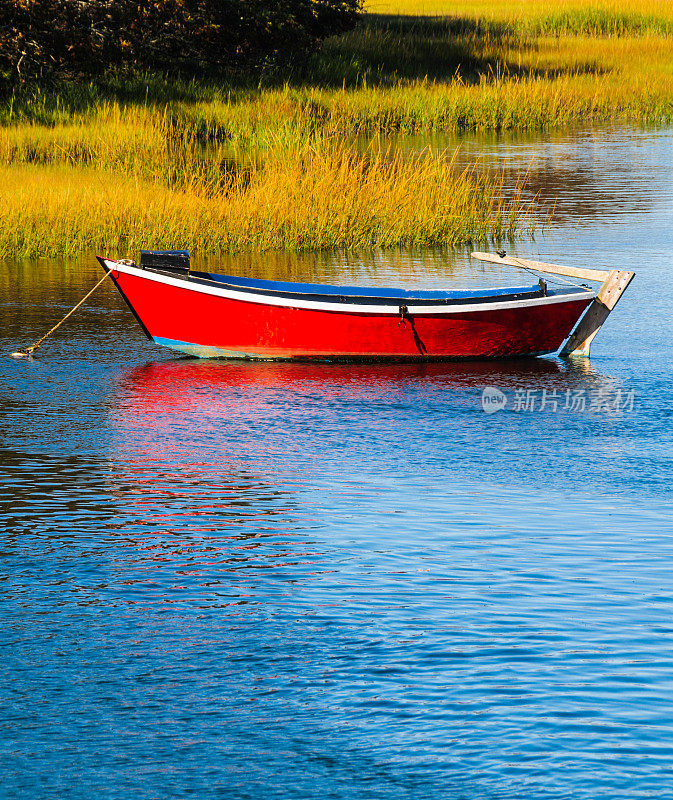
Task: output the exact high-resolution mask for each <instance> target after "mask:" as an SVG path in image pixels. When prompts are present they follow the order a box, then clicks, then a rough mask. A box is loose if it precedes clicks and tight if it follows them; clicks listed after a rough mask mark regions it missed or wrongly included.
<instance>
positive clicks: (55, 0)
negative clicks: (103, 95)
mask: <svg viewBox="0 0 673 800" xmlns="http://www.w3.org/2000/svg"><path fill="white" fill-rule="evenodd" d="M360 4H361V0H0V69H1V70H2V71H3V72H4V74H5V75H6V76H7V77H8V78H10V80H11V79H14V80H17V79H18V80H24V81H25V80H28V79H34V78H43V79H44V78H47V77H48V76H50V75H59V74H64V73H65V74H66V75H68V76H71V77H72V76H77V75H82V76H84V75H86V76H91V75H96V74H100V73H101V72H104V71H106V70H107V69H109V68H111V67H119V66H129V67H137V68H142V69H154V68H159V69H162V70H166V69H176V70H180V71H183V72H184V71H185V70H187V71H204V70H205V71H207V72H216V71H221V70H234V71H236V70H238V71H244V70H251V69H253V70H254V69H259V68H260V67H261V66H264V65H267V64H287V63H292V62H293V61H298V60H301V59H303V58H304V57H305V56H306V55H307V54H308V53H309V52H311V51H312V50H313V49H314V48H315V46H316V45H317V43H318V42H319V41H320V40H321V39H323V38H325V37H327V36H330V35H332V34H335V33H340V32H342V31H344V30H346V29H348V28H350V27H352V26H353V25H354V24H355V21H356V18H357V12H358V10H359V7H360Z"/></svg>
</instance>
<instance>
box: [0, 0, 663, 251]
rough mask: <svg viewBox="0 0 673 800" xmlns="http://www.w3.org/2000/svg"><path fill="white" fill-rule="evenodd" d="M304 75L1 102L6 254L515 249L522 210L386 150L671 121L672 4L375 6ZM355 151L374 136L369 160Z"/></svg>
mask: <svg viewBox="0 0 673 800" xmlns="http://www.w3.org/2000/svg"><path fill="white" fill-rule="evenodd" d="M370 11H372V12H376V13H369V14H367V15H365V18H364V19H363V21H362V23H361V24H360V25H359V26H358V28H357V29H355V30H354V31H352V32H350V33H347V34H345V35H343V36H340V37H338V38H334V39H331V40H328V41H327V42H326V44H325V47H324V48H323V51H322V52H321V53H319V54H317V55H316V57H315V59H314V60H313V62H312V64H311V66H310V69H309V70H308V71H305V72H303V73H301V74H299V73H298V74H295V75H291V76H289V77H287V76H286V79H285V81H284V82H283V81H280V82H279V81H278V76H277V75H274V76H262V77H261V78H260V79H259V81H258V82H255V83H252V84H251V83H249V82H244V81H243V82H239V83H236V84H234V83H231V84H229V85H226V86H223V85H221V84H217V83H214V82H208V81H205V80H203V81H195V80H181V79H179V78H176V77H174V78H172V79H170V80H167V79H163V78H161V77H159V76H156V75H138V74H137V75H134V76H122V75H121V74H120V75H109V76H107V78H106V79H105V80H104V81H101V82H98V83H91V84H84V85H77V86H73V85H65V86H62V87H60V88H54V87H52V89H50V90H49V91H46V90H44V89H34V88H33V89H29V88H24V89H22V90H17V91H15V92H14V93H13V94H12V95H11V96H10V97H7V98H5V100H4V101H2V102H0V172H1V174H2V179H3V184H4V187H5V188H4V191H3V193H2V197H1V198H0V254H4V255H10V254H14V255H16V254H24V255H37V254H54V253H73V252H75V251H78V250H91V249H104V250H107V251H108V252H124V253H133V252H134V250H137V248H139V247H140V246H141V245H142V246H145V245H148V244H151V245H153V246H156V247H163V246H166V247H173V246H189V247H191V248H193V249H196V250H199V251H201V252H212V251H233V250H242V249H248V248H255V249H269V248H288V249H313V248H322V247H372V246H393V245H395V246H399V245H418V246H422V245H438V244H439V245H444V244H451V243H463V242H468V241H478V240H482V241H483V240H484V239H487V238H491V239H494V240H499V239H502V238H507V237H511V236H515V235H519V234H521V233H523V232H525V231H528V230H530V229H531V228H532V227H533V225H534V222H533V211H532V209H531V207H530V206H528V205H526V204H524V203H523V201H522V199H521V194H519V195H516V194H515V199H514V201H513V202H511V203H510V204H509V205H505V203H504V201H502V200H501V199H500V198H501V195H502V193H501V191H500V188H499V186H498V183H497V180H496V181H493V180H489V179H486V178H484V177H483V176H480V175H479V174H478V172H477V171H476V170H474V169H472V170H469V171H468V172H465V173H461V172H459V171H458V170H457V169H456V167H455V164H454V163H453V162H452V160H451V154H447V153H435V152H432V151H430V150H427V151H423V152H421V153H417V154H416V155H415V156H413V157H402V155H401V154H400V153H398V152H395V151H391V150H390V149H389V148H387V146H386V145H385V142H383V143H381V142H379V139H378V138H377V137H378V135H379V134H383V135H384V136H385V135H386V134H392V133H395V134H397V133H419V132H430V131H446V132H460V131H464V130H484V131H485V130H496V131H499V130H508V129H521V130H541V129H545V128H553V127H561V126H568V125H577V124H583V125H586V124H591V123H600V124H604V123H606V122H635V123H639V124H650V123H663V122H670V121H671V120H673V47H672V45H673V9H672V8H671V7H670V5H669V4H668V3H663V2H657V0H643V1H642V2H638V3H636V2H635V0H620V2H612V3H599V2H584V3H581V4H579V3H572V2H567V1H566V0H548V2H541V3H518V4H512V3H506V2H503V0H475V1H474V2H470V3H468V2H466V0H460V1H459V2H458V1H457V2H451V1H450V0H448V1H446V2H441V3H440V2H438V1H436V0H427V2H419V0H398V2H396V3H392V4H388V5H384V4H379V5H377V6H376V7H375V8H374V7H373V6H372V8H371V9H370ZM358 137H370V138H371V137H373V141H372V144H370V145H369V147H368V148H367V149H366V150H364V151H363V150H362V149H361V148H360V147H359V146H357V145H356V144H355V142H356V140H358Z"/></svg>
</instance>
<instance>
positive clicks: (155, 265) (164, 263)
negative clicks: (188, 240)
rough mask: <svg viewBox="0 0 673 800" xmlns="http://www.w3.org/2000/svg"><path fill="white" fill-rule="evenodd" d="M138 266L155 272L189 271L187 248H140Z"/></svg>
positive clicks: (185, 272) (182, 273)
mask: <svg viewBox="0 0 673 800" xmlns="http://www.w3.org/2000/svg"><path fill="white" fill-rule="evenodd" d="M140 266H141V268H142V269H149V270H152V271H156V272H168V273H170V274H174V273H177V274H179V275H187V274H188V273H189V250H141V251H140Z"/></svg>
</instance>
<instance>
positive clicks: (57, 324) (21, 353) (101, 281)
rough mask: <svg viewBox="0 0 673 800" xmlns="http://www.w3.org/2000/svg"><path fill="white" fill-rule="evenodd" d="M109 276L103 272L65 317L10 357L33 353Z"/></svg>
mask: <svg viewBox="0 0 673 800" xmlns="http://www.w3.org/2000/svg"><path fill="white" fill-rule="evenodd" d="M109 276H110V272H106V273H105V275H103V277H102V278H101V279H100V280H99V281H98V283H97V284H96V285H95V286H94V287H93V289H91V291H89V292H87V293H86V294H85V295H84V297H83V298H82V299H81V300H80V301H79V303H77V305H76V306H74V307H73V308H71V309H70V311H68V313H67V314H66V315H65V317H63V319H62V320H61V321H60V322H57V323H56V325H54V327H53V328H52V329H51V330H50V331H47V332H46V333H45V335H44V336H43V337H42V338H41V339H38V340H37V341H36V342H35V344H31V346H30V347H29V348H27V349H26V351H25V353H24V352H21V351H18V350H17V352H16V353H12V354H11V355H12V358H25V357H26V356H32V354H33V353H34V352H35V351H36V350H37V348H38V347H40V345H41V344H42V342H43V341H44V340H45V339H46V338H47V337H48V336H51V334H52V333H53V332H54V331H55V330H56V328H58V327H59V326H61V325H62V324H63V323H64V322H65V321H66V320H67V319H68V317H69V316H70V315H71V314H74V313H75V311H77V309H78V308H79V307H80V306H81V305H82V304H83V303H84V301H85V300H87V299H88V298H89V297H91V295H92V294H93V293H94V292H95V291H96V289H97V288H98V287H99V286H100V285H101V283H103V281H104V280H105V279H106V278H108V277H109Z"/></svg>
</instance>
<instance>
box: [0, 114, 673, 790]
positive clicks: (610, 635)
mask: <svg viewBox="0 0 673 800" xmlns="http://www.w3.org/2000/svg"><path fill="white" fill-rule="evenodd" d="M672 139H673V133H672V132H671V131H619V130H616V131H615V130H613V131H603V132H593V133H591V132H577V133H573V134H564V135H558V136H552V137H545V138H541V139H539V140H538V141H533V140H530V139H519V140H517V139H510V140H495V139H494V140H491V141H490V143H485V142H483V141H479V140H474V141H473V142H472V143H470V142H466V143H464V144H463V147H464V148H465V150H468V151H469V148H470V147H472V149H473V150H475V151H477V150H478V151H479V152H480V153H481V154H482V156H483V157H484V159H486V161H488V162H489V163H492V164H493V165H494V168H497V169H499V168H500V167H501V166H502V165H503V164H506V165H507V174H508V176H509V177H508V184H507V186H510V187H511V186H513V185H514V184H515V183H516V180H517V178H518V177H519V176H520V174H521V173H522V172H524V171H526V170H529V171H530V173H531V175H534V176H535V181H536V182H537V186H538V188H537V189H535V191H538V189H539V190H540V191H541V192H543V193H544V199H545V200H547V199H548V198H552V197H555V198H556V199H557V215H558V216H557V223H556V224H555V225H553V226H552V227H550V229H549V230H548V232H547V233H546V234H545V235H543V236H541V237H538V239H537V241H536V242H534V243H521V244H520V245H519V246H518V247H517V248H516V250H515V251H516V252H518V253H519V254H521V255H530V256H532V257H535V256H537V255H539V256H540V257H542V258H544V259H546V260H552V261H553V260H556V261H559V262H561V263H564V262H565V263H569V264H576V265H593V266H608V265H612V266H620V267H623V268H627V269H635V270H636V271H637V273H638V275H637V278H636V280H635V282H634V283H633V284H632V286H631V288H630V289H629V290H628V293H627V296H626V298H625V300H624V301H623V303H622V304H621V305H620V306H619V307H618V308H617V310H616V311H615V312H614V315H613V317H611V319H610V321H609V323H608V326H607V327H606V329H605V330H604V331H603V332H601V334H600V335H599V338H597V340H596V342H595V344H594V353H593V357H592V359H591V361H590V362H582V363H579V364H574V365H572V364H567V363H565V362H562V361H560V360H558V359H555V358H548V359H536V360H524V361H508V362H499V363H495V362H491V363H471V364H441V365H394V366H389V365H388V366H386V365H368V366H362V365H358V366H348V365H307V364H273V363H260V364H252V363H238V364H237V363H227V362H199V361H192V360H189V359H181V358H175V357H174V355H173V354H171V353H170V352H168V351H164V350H161V349H159V348H157V347H155V346H154V345H151V344H149V343H148V342H147V341H146V340H145V339H144V338H143V335H142V333H141V332H140V330H139V329H138V328H137V326H136V323H135V321H134V320H133V318H132V317H131V315H130V314H129V313H128V311H127V310H126V308H125V307H124V306H123V304H122V302H121V301H120V300H119V298H118V297H117V296H116V295H115V294H114V292H113V291H112V290H111V289H108V290H106V291H101V292H100V293H99V294H97V295H96V296H95V297H94V298H93V299H92V301H91V303H90V304H88V306H87V308H86V310H84V311H83V312H82V313H80V314H79V315H78V316H76V317H75V318H73V320H72V321H71V322H69V323H67V325H66V326H63V328H62V329H60V330H59V332H58V334H56V335H55V336H54V337H53V339H52V340H51V341H50V342H49V343H48V344H46V345H45V347H44V349H43V350H42V352H41V354H40V357H39V358H38V359H36V360H34V361H32V362H27V361H25V360H24V361H15V360H12V359H10V358H8V357H6V356H5V357H3V358H2V359H1V360H0V420H1V423H0V453H1V455H0V469H2V473H3V480H2V482H1V484H0V487H1V488H0V492H1V498H0V519H1V521H2V527H1V532H0V576H1V577H2V584H1V585H0V586H1V588H0V609H1V612H2V615H1V619H2V623H1V624H2V637H1V639H0V641H1V643H2V652H3V658H2V659H1V660H0V728H1V729H2V741H3V747H2V750H1V751H0V774H1V775H2V786H3V795H4V796H6V797H17V798H18V797H21V798H24V797H45V798H47V797H49V798H51V797H53V798H61V797H64V796H68V797H70V798H84V797H91V796H94V795H95V796H98V797H104V798H118V797H119V798H122V797H123V798H127V797H129V796H132V797H135V798H155V797H199V798H208V797H226V798H258V797H259V798H262V797H263V798H283V799H285V798H308V797H315V798H318V797H320V798H323V797H333V798H388V797H394V798H399V797H408V798H424V800H425V798H442V799H443V798H466V799H468V798H469V799H470V800H472V799H473V798H489V800H490V799H491V798H498V800H500V799H502V798H521V797H549V798H587V800H589V799H590V798H591V799H593V798H615V797H633V798H638V797H653V796H657V797H660V798H661V797H670V796H673V789H672V788H671V787H672V786H673V767H672V766H671V765H672V764H673V723H672V722H671V720H672V719H673V701H672V700H671V697H672V696H673V695H672V690H673V685H672V684H673V680H672V675H673V657H672V656H671V653H672V652H673V623H672V622H671V620H672V619H673V585H672V581H671V577H670V576H671V567H670V565H671V558H672V556H673V524H672V520H671V512H670V504H671V499H672V494H673V493H672V491H671V477H672V475H673V458H672V454H673V439H672V433H671V421H672V403H671V398H672V396H673V378H672V368H673V356H672V350H671V345H670V337H671V323H670V320H671V312H672V311H673V308H672V302H671V295H670V292H669V290H668V289H669V274H670V269H671V255H672V253H671V251H672V247H671V235H670V230H671V223H672V222H673V219H672V216H673V214H672V211H671V209H672V208H673V206H672V204H671V200H672V199H673V162H671V160H670V152H671V145H672V143H673V142H672ZM405 146H409V147H410V148H411V147H414V146H415V144H414V142H411V141H410V142H407V143H406V144H405ZM207 263H208V264H209V266H210V267H211V268H215V267H218V268H221V269H223V270H225V271H231V272H236V273H238V274H248V275H260V276H262V275H263V276H268V277H280V276H283V277H290V278H292V277H297V278H306V279H308V278H310V279H312V280H313V279H319V280H322V279H325V280H333V281H335V282H339V281H343V282H346V283H352V282H353V281H360V280H361V281H363V282H365V281H366V282H368V283H375V284H394V285H418V286H427V287H433V286H440V285H441V286H451V287H453V286H456V287H459V286H465V285H474V284H475V283H476V284H489V285H501V284H502V283H507V282H509V281H511V280H513V279H515V280H516V282H517V283H518V282H520V280H521V276H520V275H514V274H506V273H499V272H495V271H494V270H493V269H492V268H490V267H489V266H488V265H484V264H478V263H472V264H471V263H470V261H469V256H468V252H467V251H456V252H454V251H450V252H445V251H425V252H421V253H410V252H406V253H364V254H342V253H328V254H322V255H319V256H316V255H313V256H306V257H296V256H285V255H275V256H268V257H266V256H265V257H261V256H247V257H241V256H238V257H230V258H227V259H222V260H220V261H219V262H218V261H217V260H213V259H211V260H210V261H209V262H207ZM96 279H97V272H96V266H95V264H94V263H92V260H91V259H83V260H82V261H80V262H77V263H69V264H59V263H53V262H47V261H40V262H36V263H30V264H28V263H24V264H5V265H4V267H2V269H1V271H0V281H1V286H2V294H1V297H0V303H1V308H2V321H3V325H2V330H1V331H0V337H1V339H2V341H1V342H0V344H1V348H0V350H1V351H2V352H4V353H7V352H10V351H12V350H15V349H17V347H19V346H21V345H26V344H28V343H30V342H31V341H33V340H35V339H37V338H38V337H39V336H40V335H41V334H42V333H43V332H44V331H45V330H46V329H47V328H48V327H49V326H50V325H51V324H52V323H53V321H56V320H57V319H58V318H59V317H60V316H62V315H63V314H64V313H65V311H66V310H67V309H68V308H69V307H71V306H72V305H74V303H75V302H76V300H77V299H78V298H79V297H80V296H81V295H82V294H83V293H84V291H85V289H86V288H88V287H89V286H91V285H93V283H94V282H95V280H96ZM484 387H495V388H499V389H500V390H501V391H503V392H504V393H505V394H506V395H507V397H508V398H509V403H508V407H507V408H506V410H504V411H501V412H498V413H495V414H485V413H484V412H483V411H482V409H481V404H480V397H481V393H482V391H483V389H484ZM543 390H544V391H545V392H547V393H548V396H552V395H551V393H552V392H556V393H557V394H556V395H555V396H556V397H558V398H559V403H558V407H557V409H556V411H554V410H552V408H551V407H548V408H547V409H544V410H539V398H540V397H541V395H542V392H543ZM601 391H602V392H603V393H604V395H606V396H607V395H610V397H614V396H615V393H616V392H617V391H622V392H623V396H626V395H627V393H628V392H632V393H633V398H634V402H633V405H632V407H631V408H627V407H617V408H611V409H605V408H603V409H598V410H593V411H592V410H590V408H589V406H590V403H589V404H588V407H587V408H586V409H585V410H584V411H582V410H577V409H575V410H564V408H563V406H564V398H565V397H566V393H567V392H570V393H576V392H584V393H585V395H586V397H587V398H590V397H596V396H598V394H597V393H599V392H601ZM517 392H518V393H519V395H518V396H520V397H521V396H524V395H525V393H526V392H530V393H532V395H531V396H534V397H535V398H536V399H537V401H538V405H537V406H535V407H534V408H533V410H520V411H515V410H513V405H514V398H515V397H516V396H517ZM569 396H573V395H572V394H571V395H569Z"/></svg>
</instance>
